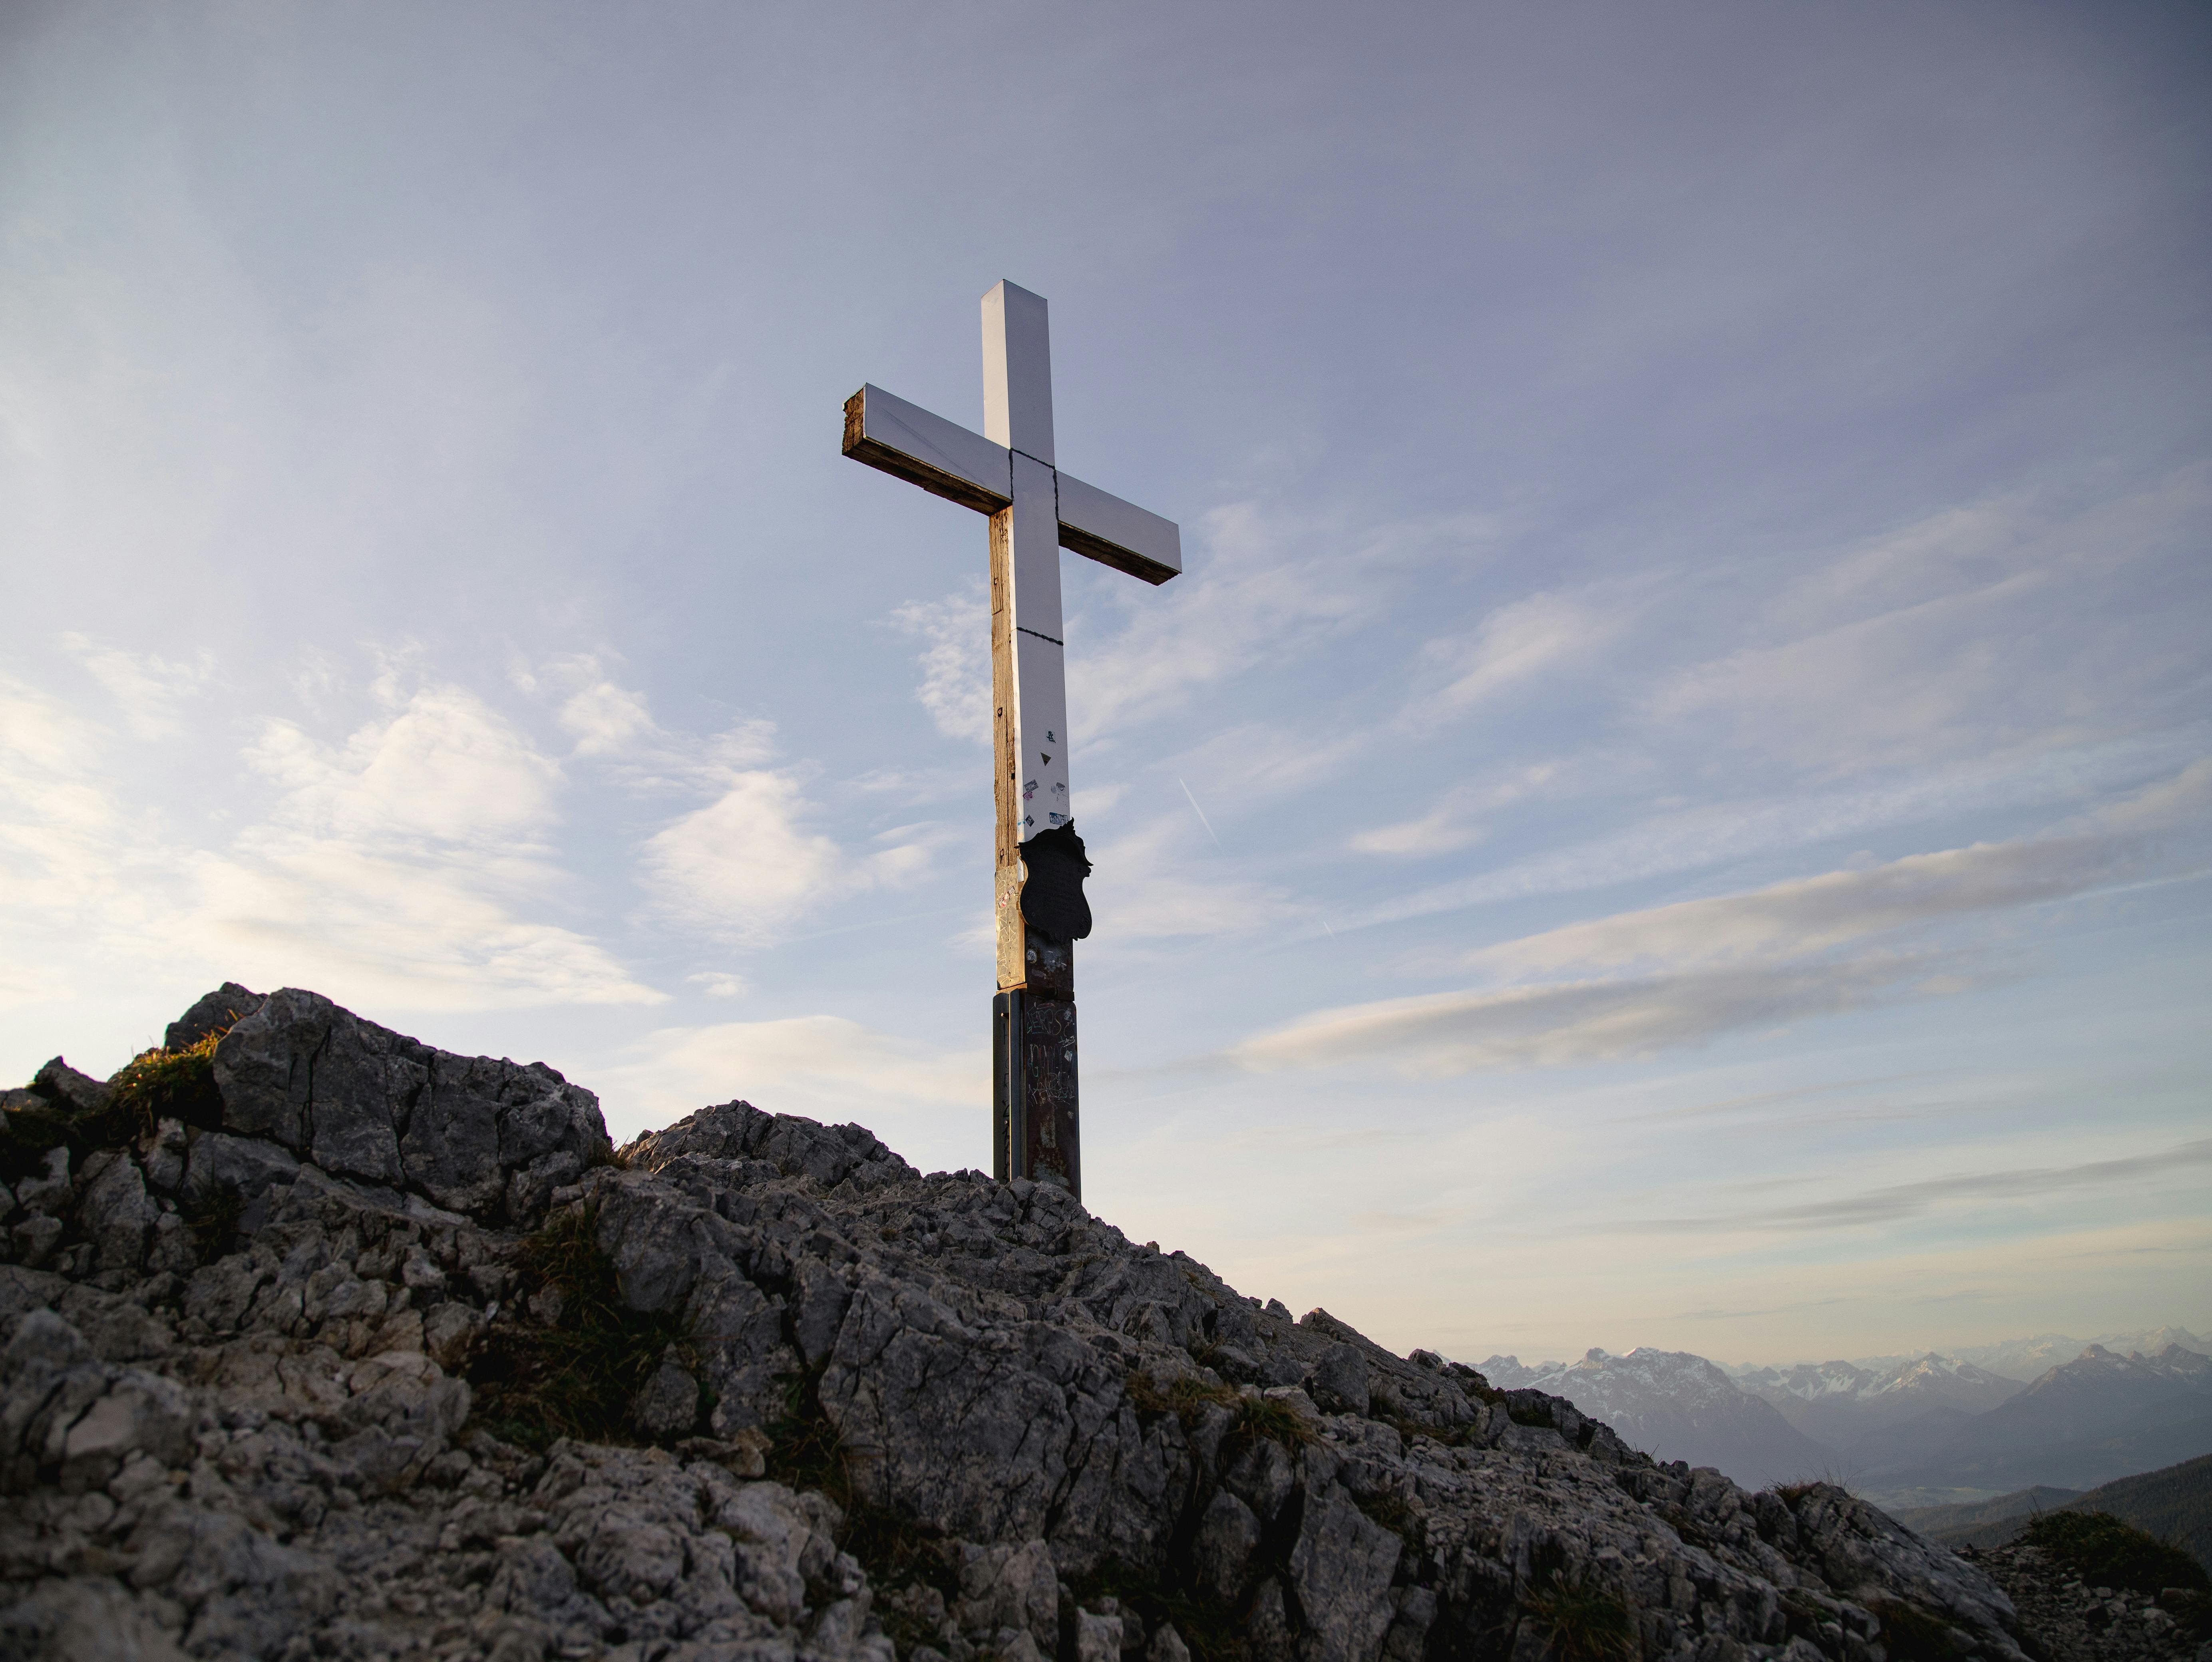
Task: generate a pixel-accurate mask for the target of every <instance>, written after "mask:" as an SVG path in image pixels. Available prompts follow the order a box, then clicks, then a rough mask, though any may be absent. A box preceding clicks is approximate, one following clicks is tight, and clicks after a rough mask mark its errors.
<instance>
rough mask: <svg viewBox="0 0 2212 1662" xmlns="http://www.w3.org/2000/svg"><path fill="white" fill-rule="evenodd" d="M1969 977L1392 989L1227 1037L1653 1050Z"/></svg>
mask: <svg viewBox="0 0 2212 1662" xmlns="http://www.w3.org/2000/svg"><path fill="white" fill-rule="evenodd" d="M1969 985H1971V983H1970V982H1968V981H1967V980H1964V979H1963V978H1961V977H1960V975H1958V974H1956V973H1955V970H1954V967H1953V966H1951V965H1950V964H1948V963H1947V962H1944V961H1939V960H1936V959H1933V958H1929V957H1922V956H1895V957H1890V956H1884V957H1869V958H1862V959H1858V960H1856V961H1850V962H1845V963H1832V964H1806V965H1798V966H1792V967H1786V968H1779V969H1777V968H1771V967H1770V968H1759V969H1716V970H1700V971H1692V972H1687V973H1684V974H1670V975H1655V976H1646V977H1640V978H1636V979H1631V980H1591V981H1575V982H1569V983H1566V984H1565V985H1562V986H1544V987H1510V988H1505V989H1502V990H1498V989H1479V990H1471V991H1468V992H1441V993H1431V994H1428V995H1426V996H1424V997H1420V998H1389V999H1382V1000H1378V1001H1376V1002H1375V1003H1372V1004H1351V1005H1346V1006H1344V1007H1343V1008H1340V1009H1337V1010H1321V1011H1317V1012H1316V1013H1315V1014H1313V1015H1311V1016H1305V1017H1303V1018H1302V1019H1300V1020H1298V1021H1297V1022H1291V1024H1290V1025H1289V1026H1287V1027H1284V1028H1277V1029H1276V1030H1275V1031H1273V1032H1272V1033H1267V1034H1260V1035H1258V1036H1256V1037H1254V1038H1251V1039H1247V1040H1243V1042H1242V1043H1240V1044H1237V1045H1234V1046H1231V1047H1230V1049H1229V1050H1228V1052H1226V1056H1227V1059H1228V1060H1230V1061H1231V1063H1233V1064H1235V1065H1237V1066H1239V1067H1243V1068H1245V1069H1249V1070H1250V1071H1254V1072H1261V1073H1266V1072H1273V1071H1277V1070H1279V1069H1284V1068H1321V1067H1330V1066H1334V1065H1339V1064H1343V1063H1355V1062H1356V1063H1367V1064H1373V1063H1377V1062H1381V1063H1384V1064H1387V1065H1390V1066H1392V1067H1393V1068H1394V1069H1395V1071H1398V1072H1400V1073H1402V1074H1406V1075H1408V1076H1411V1077H1425V1078H1435V1077H1443V1076H1446V1075H1450V1074H1455V1073H1470V1072H1475V1071H1486V1070H1490V1069H1509V1068H1526V1067H1560V1066H1566V1065H1576V1064H1583V1063H1592V1062H1608V1061H1614V1060H1618V1059H1620V1058H1628V1057H1641V1056H1649V1055H1651V1054H1653V1053H1655V1052H1658V1051H1662V1050H1666V1049H1670V1048H1673V1047H1674V1046H1682V1045H1692V1044H1698V1043H1701V1042H1703V1041H1705V1040H1710V1039H1712V1038H1714V1037H1716V1036H1717V1035H1719V1034H1723V1033H1729V1032H1735V1031H1741V1030H1743V1029H1746V1028H1778V1027H1783V1026H1786V1025H1788V1024H1789V1023H1790V1022H1797V1021H1802V1020H1804V1019H1806V1018H1808V1017H1810V1016H1833V1015H1838V1014H1840V1013H1842V1012H1844V1011H1846V1010H1863V1009H1866V1008H1869V1006H1872V1005H1874V1004H1878V1003H1882V1002H1886V1001H1888V1000H1890V999H1893V998H1898V997H1900V996H1903V995H1904V994H1905V993H1907V992H1914V991H1917V992H1921V993H1923V994H1929V993H1947V992H1961V991H1964V990H1965V988H1966V986H1969Z"/></svg>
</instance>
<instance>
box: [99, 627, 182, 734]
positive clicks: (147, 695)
mask: <svg viewBox="0 0 2212 1662" xmlns="http://www.w3.org/2000/svg"><path fill="white" fill-rule="evenodd" d="M62 644H63V646H66V647H67V648H68V649H69V650H70V652H72V653H74V654H76V657H77V658H80V659H81V660H82V662H83V664H84V667H85V668H86V669H87V670H89V671H91V673H92V677H93V679H94V680H95V681H97V682H99V683H100V685H101V686H102V687H104V688H106V690H107V694H108V696H109V697H111V698H112V699H113V700H114V701H115V703H116V706H117V707H118V709H119V710H121V712H122V713H123V719H124V722H125V725H127V726H128V727H129V728H130V729H131V733H132V735H133V736H134V737H138V738H166V737H169V736H170V735H172V734H173V733H176V732H178V731H180V730H181V728H182V727H183V725H184V715H183V705H184V703H185V700H187V699H189V698H190V697H191V696H192V695H194V694H195V693H197V692H198V691H199V690H200V689H201V688H203V687H204V686H205V685H206V684H207V683H208V681H209V679H210V677H211V676H213V675H214V674H215V658H214V655H213V654H212V653H210V652H205V651H203V652H201V653H200V654H199V655H198V656H197V658H194V659H192V660H191V662H189V663H184V662H176V661H172V660H171V659H168V658H163V657H161V655H160V654H158V653H155V652H125V651H124V650H123V649H122V648H121V647H119V646H100V645H98V644H96V643H95V642H94V641H93V640H91V639H90V638H89V637H88V636H86V635H83V634H76V633H75V632H70V633H69V634H64V635H63V636H62Z"/></svg>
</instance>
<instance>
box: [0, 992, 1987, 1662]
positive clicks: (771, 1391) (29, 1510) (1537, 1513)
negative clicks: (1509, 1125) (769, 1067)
mask: <svg viewBox="0 0 2212 1662" xmlns="http://www.w3.org/2000/svg"><path fill="white" fill-rule="evenodd" d="M4 1106H5V1107H6V1109H7V1114H6V1119H5V1122H4V1129H5V1131H6V1136H5V1138H4V1141H3V1142H0V1155H4V1158H5V1169H4V1171H0V1179H4V1183H5V1187H4V1189H0V1214H4V1221H5V1228H4V1231H0V1236H4V1242H5V1247H4V1250H5V1254H6V1256H7V1259H8V1260H9V1261H8V1262H7V1263H5V1264H4V1265H0V1486H4V1489H5V1490H6V1500H5V1502H4V1505H0V1657H5V1658H17V1657H21V1658H40V1659H54V1662H61V1659H69V1662H77V1659H94V1658H96V1659H100V1662H129V1659H146V1662H155V1659H160V1662H169V1659H175V1658H178V1657H179V1656H191V1657H197V1658H240V1659H243V1658H252V1659H276V1658H284V1659H295V1658H309V1657H314V1658H324V1657H330V1658H370V1657H396V1656H424V1657H437V1658H460V1657H486V1658H491V1659H496V1662H540V1659H546V1658H551V1657H563V1658H606V1659H622V1662H737V1659H747V1662H786V1659H791V1662H796V1659H800V1658H808V1659H813V1658H819V1659H824V1662H829V1659H845V1658H856V1659H857V1658H866V1659H871V1662H894V1659H895V1658H897V1659H920V1662H978V1659H1003V1662H1041V1659H1042V1658H1045V1657H1052V1658H1055V1659H1060V1662H1124V1659H1127V1662H1139V1659H1141V1662H1188V1659H1189V1658H1190V1657H1192V1656H1196V1657H1198V1658H1199V1659H1200V1662H1208V1659H1212V1658H1232V1657H1242V1658H1249V1659H1251V1662H1384V1659H1388V1662H1417V1659H1437V1662H1447V1659H1462V1658H1464V1659H1470V1662H1476V1659H1488V1658H1499V1659H1505V1658H1510V1659H1516V1662H1534V1659H1539V1658H1543V1657H1547V1656H1550V1657H1557V1658H1560V1659H1569V1658H1601V1657H1621V1658H1627V1657H1634V1656H1642V1657H1649V1658H1660V1657H1669V1658H1697V1659H1705V1662H1724V1659H1725V1662H1735V1659H1750V1658H1785V1659H1789V1662H1813V1659H1815V1658H1836V1659H1847V1662H1893V1659H1904V1658H1909V1657H1920V1656H1937V1655H1942V1656H1958V1657H1981V1658H1988V1659H2000V1658H2002V1659H2021V1658H2022V1657H2023V1655H2024V1652H2023V1650H2022V1647H2021V1643H2020V1641H2019V1637H2018V1634H2019V1629H2018V1623H2017V1620H2016V1618H2015V1613H2014V1610H2013V1608H2012V1606H2011V1604H2009V1602H2008V1600H2007V1598H2006V1597H2005V1595H2004V1594H2003V1593H2002V1592H2000V1591H1999V1590H1998V1588H1997V1587H1996V1585H1995V1584H1994V1583H1993V1582H1992V1581H1991V1580H1990V1579H1989V1578H1988V1577H1987V1576H1986V1575H1984V1574H1983V1573H1982V1572H1981V1571H1979V1570H1978V1569H1977V1568H1974V1567H1973V1566H1972V1565H1970V1564H1968V1563H1966V1562H1963V1561H1962V1560H1960V1559H1959V1558H1957V1557H1955V1556H1953V1555H1952V1554H1950V1553H1948V1552H1947V1551H1945V1550H1942V1549H1940V1548H1936V1547H1934V1546H1931V1545H1930V1544H1928V1543H1927V1542H1925V1541H1923V1540H1922V1539H1921V1538H1919V1537H1917V1536H1916V1535H1914V1534H1913V1533H1911V1532H1910V1531H1908V1530H1906V1529H1905V1528H1904V1527H1902V1526H1899V1525H1898V1524H1896V1523H1894V1522H1893V1521H1892V1520H1891V1519H1888V1518H1887V1517H1886V1516H1885V1515H1884V1514H1883V1513H1881V1512H1879V1511H1877V1510H1875V1508H1874V1507H1871V1506H1869V1505H1867V1504H1865V1503H1864V1502H1863V1501H1857V1500H1855V1499H1853V1498H1852V1497H1851V1496H1850V1495H1847V1494H1845V1493H1844V1491H1842V1490H1841V1489H1836V1488H1833V1487H1831V1486H1828V1485H1826V1484H1820V1483H1810V1484H1805V1485H1802V1486H1794V1487H1789V1488H1784V1489H1772V1490H1768V1491H1765V1492H1762V1493H1758V1494H1751V1493H1747V1492H1746V1491H1744V1490H1743V1489H1740V1488H1738V1487H1737V1486H1736V1485H1735V1483H1731V1482H1730V1481H1729V1479H1728V1478H1726V1477H1723V1476H1722V1475H1721V1474H1720V1473H1719V1472H1717V1471H1712V1470H1710V1469H1699V1470H1692V1468H1690V1467H1689V1466H1687V1465H1683V1464H1680V1463H1676V1464H1674V1465H1660V1464H1657V1463H1655V1462H1654V1461H1653V1460H1652V1459H1650V1458H1649V1457H1647V1456H1645V1455H1643V1454H1640V1453H1637V1452H1635V1451H1634V1450H1632V1449H1631V1448H1629V1447H1627V1446H1626V1445H1625V1444H1624V1443H1623V1442H1622V1441H1621V1440H1620V1438H1619V1437H1618V1436H1617V1435H1615V1434H1614V1433H1613V1431H1612V1430H1611V1429H1610V1428H1608V1427H1607V1426H1606V1425H1604V1424H1603V1423H1601V1422H1597V1421H1595V1420H1592V1419H1589V1418H1587V1417H1585V1416H1583V1414H1581V1413H1580V1412H1578V1411H1577V1410H1576V1409H1575V1408H1574V1407H1573V1406H1572V1405H1571V1404H1570V1403H1568V1402H1567V1401H1565V1400H1564V1399H1563V1398H1559V1397H1556V1396H1552V1395H1548V1394H1547V1393H1545V1392H1541V1391H1536V1390H1516V1391H1501V1390H1499V1389H1497V1388H1496V1387H1494V1386H1492V1384H1491V1383H1490V1382H1489V1381H1487V1380H1485V1379H1484V1378H1483V1376H1482V1375H1481V1374H1479V1373H1477V1372H1476V1371H1474V1369H1472V1368H1466V1367H1462V1366H1460V1365H1457V1364H1455V1363H1449V1362H1444V1361H1443V1360H1442V1359H1440V1358H1439V1357H1437V1356H1434V1355H1432V1354H1431V1353H1428V1352H1426V1351H1420V1350H1416V1351H1414V1352H1413V1354H1412V1355H1411V1356H1402V1357H1401V1356H1395V1355H1393V1354H1391V1353H1390V1352H1389V1351H1386V1350H1383V1348H1382V1347H1380V1346H1379V1345H1376V1344H1372V1343H1370V1342H1369V1341H1368V1340H1366V1339H1365V1338H1364V1337H1361V1336H1360V1335H1359V1334H1358V1333H1357V1332H1355V1331H1352V1329H1351V1328H1349V1327H1348V1326H1346V1325H1344V1324H1342V1323H1341V1322H1339V1321H1336V1320H1335V1319H1332V1318H1331V1317H1329V1316H1328V1314H1327V1313H1324V1312H1322V1311H1315V1312H1312V1313H1310V1314H1308V1315H1306V1316H1305V1317H1304V1318H1303V1319H1296V1320H1294V1319H1291V1314H1290V1313H1289V1312H1288V1311H1287V1310H1285V1309H1284V1308H1283V1307H1281V1306H1280V1305H1279V1304H1274V1303H1269V1304H1265V1305H1263V1304H1261V1303H1260V1302H1258V1301H1255V1300H1253V1299H1249V1298H1246V1297H1244V1296H1242V1295H1239V1294H1238V1293H1237V1292H1236V1291H1235V1290H1234V1289H1231V1288H1230V1287H1229V1286H1228V1285H1226V1284H1225V1283H1223V1282H1222V1281H1221V1280H1220V1279H1219V1277H1216V1276H1214V1275H1213V1274H1212V1272H1211V1271H1208V1270H1207V1269H1206V1266H1204V1265H1201V1264H1199V1263H1196V1262H1194V1260H1192V1259H1189V1258H1188V1257H1187V1256H1185V1255H1184V1254H1182V1253H1172V1252H1170V1253H1163V1252H1161V1251H1159V1250H1158V1248H1157V1247H1155V1246H1151V1245H1149V1244H1142V1245H1140V1244H1136V1243H1133V1242H1131V1241H1129V1240H1127V1239H1126V1238H1124V1237H1123V1235H1122V1234H1121V1232H1120V1231H1119V1230H1117V1229H1115V1228H1113V1227H1112V1226H1111V1225H1109V1224H1108V1223H1105V1222H1103V1221H1101V1220H1100V1219H1098V1218H1096V1217H1094V1216H1091V1215H1090V1214H1089V1213H1087V1212H1086V1211H1085V1210H1084V1209H1083V1208H1082V1207H1081V1206H1080V1205H1079V1204H1077V1203H1076V1202H1075V1201H1074V1200H1073V1199H1072V1198H1070V1197H1069V1196H1068V1195H1067V1194H1066V1193H1065V1192H1062V1191H1060V1190H1058V1189H1055V1188H1052V1187H1049V1186H1036V1185H1033V1184H1030V1183H1028V1182H1016V1183H1013V1184H1000V1183H996V1182H994V1181H992V1180H990V1179H988V1178H987V1177H985V1176H983V1175H981V1174H979V1173H976V1172H972V1171H970V1172H952V1173H938V1174H932V1175H927V1176H925V1175H924V1174H921V1173H920V1172H917V1171H916V1170H915V1169H914V1168H912V1167H910V1166H909V1165H908V1164H907V1163H906V1162H904V1161H903V1160H902V1159H900V1158H899V1157H898V1156H896V1154H894V1153H893V1152H892V1151H891V1150H890V1149H888V1148H886V1147H884V1144H883V1143H880V1142H879V1141H878V1140H877V1139H876V1138H875V1137H873V1136H872V1135H871V1134H869V1133H868V1132H867V1131H864V1130H862V1129H861V1128H860V1127H859V1126H857V1125H840V1126H828V1125H817V1124H815V1123H813V1122H811V1121H809V1120H805V1119H797V1118H793V1117H791V1116H787V1115H781V1114H771V1113H762V1112H760V1111H758V1110H757V1109H755V1108H753V1107H750V1106H748V1105H747V1104H745V1103H744V1102H737V1101H733V1102H727V1103H724V1104H720V1105H719V1106H716V1107H707V1108H702V1109H701V1110H700V1111H699V1112H698V1113H695V1114H693V1115H691V1116H690V1118H689V1119H685V1120H684V1121H682V1122H681V1123H680V1124H678V1125H673V1126H671V1127H669V1128H668V1129H666V1130H665V1131H658V1132H654V1133H653V1134H651V1135H649V1136H647V1137H641V1139H639V1140H638V1141H637V1142H635V1143H632V1144H630V1145H629V1147H628V1148H625V1149H620V1150H617V1149H613V1148H612V1147H611V1144H610V1143H609V1139H608V1137H607V1135H606V1131H605V1125H604V1122H603V1121H602V1119H601V1118H600V1114H599V1106H598V1103H597V1101H596V1099H594V1098H593V1097H592V1094H591V1093H590V1092H588V1091H586V1090H584V1089H580V1088H579V1087H577V1086H574V1085H572V1084H570V1083H568V1082H567V1081H566V1080H564V1079H562V1077H561V1076H560V1075H559V1074H557V1073H556V1072H554V1071H552V1070H551V1069H550V1068H547V1067H544V1066H543V1065H529V1066H520V1065H516V1064H514V1063H512V1062H507V1061H497V1060H493V1059H490V1058H465V1057H459V1056H454V1055H451V1054H448V1053H447V1052H440V1051H436V1050H434V1049H432V1048H431V1047H429V1046H424V1045H422V1044H420V1043H418V1042H416V1040H411V1039H408V1038H405V1037H404V1036H403V1035H400V1034H396V1033H392V1032H391V1031H389V1030H387V1029H386V1028H380V1027H378V1026H376V1025H375V1024H374V1023H372V1022H366V1021H363V1020H362V1019H360V1018H359V1017H357V1016H353V1015H351V1014H349V1013H348V1012H347V1011H345V1010H341V1009H339V1008H337V1006H336V1005H334V1004H331V1002H330V1001H329V1000H327V999H325V998H320V997H319V996H317V995H315V994H313V993H311V992H301V991H297V990H293V989H287V990H284V991H283V992H276V993H274V994H272V995H270V996H268V997H266V998H261V997H258V996H257V995H254V994H252V993H249V992H246V990H245V989H244V988H242V987H238V986H225V987H224V988H222V989H220V990H219V991H218V992H216V993H213V994H210V995H209V997H208V998H205V999H203V1000H202V1001H200V1003H199V1004H197V1005H195V1006H194V1008H193V1010H191V1011H190V1012H188V1013H187V1015H186V1016H185V1017H184V1018H183V1019H182V1020H181V1021H180V1022H179V1023H177V1024H176V1025H175V1026H173V1028H171V1030H170V1034H169V1043H168V1046H167V1052H165V1053H163V1054H160V1055H153V1056H149V1058H140V1060H139V1061H138V1062H135V1063H133V1064H132V1065H131V1067H130V1068H126V1069H125V1070H124V1071H123V1072H122V1073H120V1074H118V1076H117V1077H116V1078H115V1079H114V1080H112V1081H108V1082H99V1081H94V1080H92V1079H89V1078H88V1077H85V1076H83V1075H82V1074H79V1073H76V1072H75V1071H73V1070H70V1069H69V1068H68V1067H67V1066H66V1065H64V1064H63V1063H61V1062H60V1061H59V1060H58V1059H57V1060H56V1061H55V1062H53V1063H52V1064H49V1065H47V1066H46V1068H44V1069H42V1070H41V1071H40V1074H39V1076H38V1077H37V1079H36V1080H35V1081H34V1082H33V1085H32V1087H31V1088H30V1089H28V1090H27V1091H14V1092H9V1093H7V1094H6V1101H5V1105H4Z"/></svg>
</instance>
